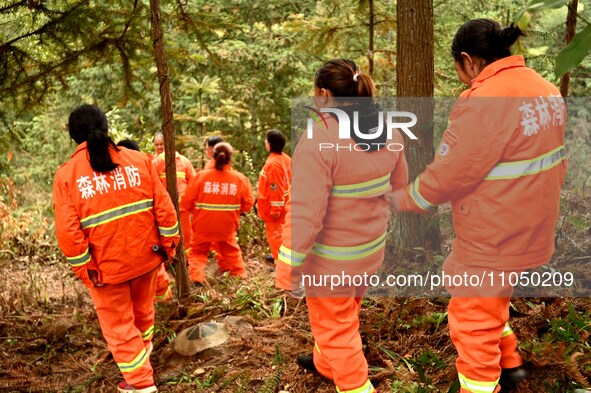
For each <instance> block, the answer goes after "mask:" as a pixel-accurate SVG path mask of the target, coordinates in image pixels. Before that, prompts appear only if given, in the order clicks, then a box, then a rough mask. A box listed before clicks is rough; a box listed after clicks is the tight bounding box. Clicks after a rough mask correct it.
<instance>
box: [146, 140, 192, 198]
mask: <svg viewBox="0 0 591 393" xmlns="http://www.w3.org/2000/svg"><path fill="white" fill-rule="evenodd" d="M174 161H175V162H174V163H175V165H176V186H177V188H178V191H179V198H182V197H183V195H185V190H186V189H187V184H189V182H190V181H191V179H192V178H193V177H195V174H196V173H195V168H194V167H193V164H191V161H189V159H188V158H187V157H185V156H183V155H182V154H180V153H179V152H178V151H177V152H175V155H174ZM152 163H153V164H154V166H155V167H156V172H158V177H159V178H160V181H161V182H162V184H163V185H164V187H166V163H165V154H164V153H161V154H159V155H158V156H157V157H156V158H154V160H153V161H152Z"/></svg>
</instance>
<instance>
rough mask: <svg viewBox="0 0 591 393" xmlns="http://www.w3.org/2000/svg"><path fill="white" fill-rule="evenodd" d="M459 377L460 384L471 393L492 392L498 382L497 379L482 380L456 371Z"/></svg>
mask: <svg viewBox="0 0 591 393" xmlns="http://www.w3.org/2000/svg"><path fill="white" fill-rule="evenodd" d="M458 377H459V379H460V386H461V387H462V388H463V389H466V390H467V391H469V392H472V393H493V392H494V391H495V388H496V387H497V385H498V384H499V380H498V379H497V380H496V381H490V382H482V381H475V380H473V379H469V378H466V376H465V375H464V374H461V373H458Z"/></svg>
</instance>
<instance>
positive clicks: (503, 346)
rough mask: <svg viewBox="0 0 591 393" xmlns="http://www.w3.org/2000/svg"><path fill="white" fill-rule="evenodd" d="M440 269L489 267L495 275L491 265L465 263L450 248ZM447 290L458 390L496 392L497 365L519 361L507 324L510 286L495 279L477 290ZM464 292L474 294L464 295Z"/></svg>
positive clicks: (452, 271)
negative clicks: (494, 282)
mask: <svg viewBox="0 0 591 393" xmlns="http://www.w3.org/2000/svg"><path fill="white" fill-rule="evenodd" d="M443 270H444V271H445V273H446V274H456V275H463V274H464V273H468V274H469V275H471V274H475V275H478V276H479V277H482V274H483V272H485V273H487V274H488V272H491V271H492V272H493V275H496V277H498V272H496V271H495V270H494V269H491V268H482V267H478V268H475V267H472V266H466V265H465V264H464V263H463V262H462V261H460V260H459V259H458V258H457V256H456V255H455V254H454V253H453V252H452V253H451V254H450V255H449V256H448V257H447V259H446V261H445V263H444V265H443ZM487 277H488V275H487ZM487 284H488V283H487ZM448 290H449V291H450V293H451V294H452V298H451V300H450V302H449V306H448V323H449V332H450V337H451V340H452V342H453V344H454V345H455V347H456V350H457V352H458V358H457V360H456V368H457V370H458V376H459V379H460V392H464V393H466V392H471V393H482V392H490V393H493V392H498V391H499V390H501V386H500V385H499V383H498V381H499V377H500V376H501V369H502V368H513V367H518V366H521V365H522V364H523V360H522V359H521V356H520V355H519V353H518V352H517V336H516V335H515V333H513V330H512V329H511V327H510V325H509V302H510V300H511V294H512V293H513V288H512V287H510V286H505V287H503V286H501V285H500V281H499V282H496V284H495V285H485V286H484V287H479V288H478V289H477V291H474V289H469V290H466V289H465V288H464V289H463V288H458V287H452V288H448ZM468 293H470V294H472V295H474V297H467V296H464V295H466V294H468ZM485 296H486V297H485Z"/></svg>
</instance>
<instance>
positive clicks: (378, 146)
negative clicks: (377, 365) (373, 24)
mask: <svg viewBox="0 0 591 393" xmlns="http://www.w3.org/2000/svg"><path fill="white" fill-rule="evenodd" d="M374 95H375V86H374V83H373V81H372V79H371V77H370V76H369V75H367V74H365V73H363V72H362V71H361V70H360V69H359V68H358V67H357V64H355V62H353V61H352V60H349V59H335V60H330V61H328V62H326V63H325V64H324V65H323V66H322V67H321V68H320V69H319V70H318V71H317V72H316V77H315V80H314V102H315V106H316V108H310V109H312V111H314V112H316V113H317V114H318V115H319V116H320V119H319V120H318V121H317V122H316V123H315V124H313V125H312V129H311V131H312V132H311V133H310V128H309V129H308V133H305V134H304V135H302V137H301V138H300V140H299V142H298V144H297V146H296V148H295V153H294V156H293V159H292V183H291V190H290V194H289V199H288V202H287V207H286V210H287V214H286V218H285V225H284V227H283V235H282V237H283V244H282V245H281V247H280V249H279V258H278V261H277V265H276V286H277V287H278V288H281V289H286V290H290V291H292V295H294V296H301V288H300V285H302V281H303V286H304V288H303V289H304V291H305V296H306V304H307V306H308V314H309V318H310V327H311V329H312V335H313V336H314V341H315V343H314V347H313V349H312V348H311V349H312V351H313V354H312V355H307V354H304V355H301V356H299V357H298V358H297V359H296V361H297V363H298V365H300V366H301V367H302V368H304V369H305V370H308V371H311V372H314V373H317V374H320V375H321V376H323V377H325V378H326V379H330V380H332V381H333V383H334V384H335V385H336V388H337V391H339V392H355V393H357V392H363V393H372V392H375V388H374V386H373V385H372V383H371V382H370V380H369V378H368V364H367V360H366V359H365V356H364V354H363V349H362V343H361V336H360V334H359V311H360V309H361V300H362V298H363V295H364V293H365V291H366V289H367V287H366V286H365V285H367V284H361V285H360V284H354V283H352V282H350V281H349V282H342V283H341V284H340V285H334V286H332V285H331V284H333V282H332V279H331V278H333V277H336V278H340V277H350V278H351V277H368V276H371V275H372V274H374V273H375V272H376V271H377V270H378V269H379V267H380V266H381V264H382V262H383V260H384V248H385V241H386V232H387V228H388V216H389V215H388V206H387V203H386V201H385V199H384V194H385V193H386V192H387V191H388V190H389V189H391V188H392V189H397V188H400V187H403V186H405V185H406V183H407V181H408V173H407V167H406V161H405V158H404V153H403V151H402V150H401V149H400V146H402V142H403V140H402V136H401V135H400V133H398V132H397V130H393V133H392V139H387V132H386V131H385V130H384V129H383V127H382V129H380V124H382V125H383V124H384V121H383V120H384V119H383V118H382V119H380V117H381V116H383V114H382V109H381V107H380V106H379V105H378V104H377V103H376V102H375V101H374ZM343 112H344V116H343ZM335 113H338V115H335ZM345 119H348V120H349V121H348V122H347V123H348V127H349V130H348V131H349V135H350V137H347V138H342V136H341V135H340V134H341V128H342V127H346V126H345V125H344V123H343V124H341V122H342V121H343V120H345ZM345 131H346V130H345ZM310 134H312V135H310ZM388 147H390V148H388ZM326 277H328V278H329V279H328V283H326V281H325V280H326ZM344 281H346V280H344ZM356 282H357V281H356Z"/></svg>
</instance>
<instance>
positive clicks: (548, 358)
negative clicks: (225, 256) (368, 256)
mask: <svg viewBox="0 0 591 393" xmlns="http://www.w3.org/2000/svg"><path fill="white" fill-rule="evenodd" d="M563 203H564V205H565V209H563V210H564V211H566V212H567V213H566V214H565V215H563V216H562V217H561V221H560V222H559V230H558V232H557V233H558V235H557V245H558V248H557V253H556V256H555V259H556V258H563V259H575V260H577V261H580V262H581V263H580V264H579V265H580V266H581V268H583V269H587V270H588V267H587V266H589V262H590V261H591V257H589V256H590V255H591V236H589V233H590V232H588V231H589V230H590V229H591V216H590V213H589V212H591V202H590V201H588V200H584V199H581V198H576V197H575V196H573V195H566V196H565V197H564V198H563ZM443 232H445V230H444V231H443ZM448 232H449V231H448ZM445 236H448V235H445ZM261 250H262V249H261V248H260V247H259V246H256V247H252V248H251V249H248V250H247V252H246V257H247V258H246V259H247V272H248V277H247V278H246V279H244V280H236V279H233V278H228V277H225V276H216V275H215V270H216V268H215V262H211V261H210V272H209V273H210V278H209V280H208V285H206V286H205V287H204V288H202V289H198V290H193V291H192V292H191V296H190V300H189V301H188V302H185V303H183V304H180V303H178V302H177V301H176V300H175V301H173V302H171V303H168V304H157V305H156V328H155V337H154V352H153V353H152V355H151V358H150V360H151V362H152V365H153V367H154V369H155V376H156V379H157V384H158V387H159V391H160V392H232V393H236V392H248V393H249V392H260V393H269V392H281V391H283V392H289V393H307V392H319V393H324V392H334V386H332V385H330V384H327V383H325V382H323V381H322V380H321V379H319V378H317V377H315V376H313V375H311V374H306V373H305V372H304V371H302V370H300V369H299V368H298V367H297V365H296V364H295V362H294V360H295V357H296V356H297V355H300V354H305V353H311V351H312V348H313V339H312V335H311V333H310V326H309V322H308V316H307V309H306V305H305V300H296V299H293V298H291V297H289V296H286V295H285V294H284V293H282V292H279V291H277V290H275V289H274V287H273V280H274V278H273V273H272V272H271V271H270V267H271V265H269V264H268V263H266V262H264V261H263V260H264V258H263V257H262V255H264V254H263V252H262V251H261ZM0 275H1V276H3V277H5V278H4V280H3V285H2V287H0V391H1V392H108V393H111V392H115V391H116V385H117V383H118V382H119V381H120V380H121V375H120V373H119V371H118V369H117V367H116V365H115V362H114V361H113V358H112V356H111V355H110V353H109V351H108V349H107V346H106V344H105V341H104V339H103V338H102V335H101V333H100V330H99V325H98V321H97V318H96V313H95V311H94V309H93V307H92V303H91V301H90V298H89V296H88V292H87V290H86V288H85V287H84V286H83V285H82V284H81V283H80V282H79V281H77V280H76V278H75V277H74V276H73V274H72V273H71V271H70V270H69V268H68V266H67V264H66V263H64V262H63V261H48V260H46V259H44V258H41V257H37V256H24V257H17V256H14V257H13V258H9V259H4V260H0ZM447 303H448V299H447V298H366V299H364V301H363V308H362V311H361V316H360V319H361V328H360V330H361V335H362V339H363V342H364V351H365V355H366V358H367V359H368V363H369V365H370V379H371V380H372V381H373V383H374V386H376V388H377V390H378V392H380V393H386V392H408V393H411V392H456V391H458V390H459V385H458V382H457V374H456V370H455V357H456V354H455V349H454V347H453V345H452V343H451V341H450V338H449V330H448V326H447V313H446V310H447ZM590 311H591V301H590V299H589V298H514V299H513V300H512V307H511V315H512V318H511V324H512V328H513V330H514V331H515V332H516V333H517V335H518V336H519V338H520V352H521V354H522V356H523V358H524V360H525V365H526V367H527V368H528V370H529V378H528V379H527V380H526V381H524V382H522V383H521V384H520V386H519V387H518V390H517V391H518V392H524V393H529V392H569V391H573V390H574V389H576V388H581V387H586V388H589V387H590V386H591V382H590V381H591V349H590V347H589V337H590V336H591V313H590ZM229 315H236V316H242V317H243V318H244V320H245V321H246V322H248V323H249V324H250V325H248V328H244V329H238V330H233V331H232V335H231V338H230V340H229V341H228V342H226V343H225V344H223V345H222V346H220V347H218V348H214V349H209V350H206V351H205V352H202V353H201V354H199V355H196V356H195V357H192V358H182V357H179V356H176V355H174V354H173V353H172V352H171V350H170V347H171V344H170V342H171V341H172V340H173V339H174V337H175V335H176V334H178V333H179V332H180V331H182V330H183V329H185V328H188V327H191V326H194V325H196V324H198V323H201V322H207V321H211V320H218V321H219V320H221V319H222V318H223V317H225V316H229ZM250 326H252V329H251V328H250Z"/></svg>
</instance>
